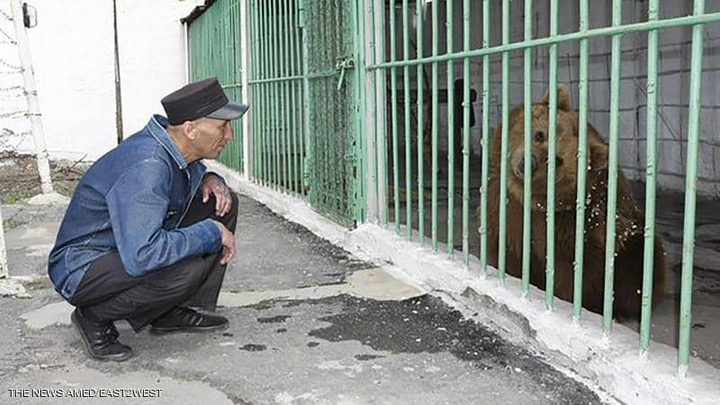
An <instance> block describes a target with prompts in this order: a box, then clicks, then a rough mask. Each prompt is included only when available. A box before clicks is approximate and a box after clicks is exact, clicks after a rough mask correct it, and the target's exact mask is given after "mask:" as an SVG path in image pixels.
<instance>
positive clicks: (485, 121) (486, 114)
mask: <svg viewBox="0 0 720 405" xmlns="http://www.w3.org/2000/svg"><path fill="white" fill-rule="evenodd" d="M482 38H483V42H482V46H483V50H484V51H487V50H488V49H490V0H483V37H482ZM482 82H483V86H482V140H481V143H482V163H481V166H482V168H481V171H480V176H481V186H480V271H481V272H482V274H483V275H484V276H487V217H488V215H487V214H488V212H487V199H488V195H487V191H488V178H489V177H490V176H489V172H490V53H486V54H485V55H483V61H482Z"/></svg>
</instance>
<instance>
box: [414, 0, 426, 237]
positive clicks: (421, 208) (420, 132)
mask: <svg viewBox="0 0 720 405" xmlns="http://www.w3.org/2000/svg"><path fill="white" fill-rule="evenodd" d="M423 4H424V2H421V1H416V6H417V7H416V8H415V25H416V34H417V36H416V42H417V56H416V60H419V59H422V55H423ZM424 76H425V68H424V66H423V65H421V64H418V65H417V110H416V111H417V170H418V178H417V184H418V242H420V244H422V243H424V242H425V179H424V173H423V162H424V160H425V156H424V155H423V153H424V152H423V148H424V146H425V145H424V144H425V142H424V139H425V134H424V128H425V124H424V122H423V119H424V113H423V111H424V110H425V109H424V108H423V99H424V98H425V91H424V89H423V87H424V86H423V84H424V82H423V77H424Z"/></svg>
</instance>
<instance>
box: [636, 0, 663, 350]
mask: <svg viewBox="0 0 720 405" xmlns="http://www.w3.org/2000/svg"><path fill="white" fill-rule="evenodd" d="M659 15H660V10H659V5H658V0H650V2H649V4H648V20H650V21H653V20H657V19H658V16H659ZM657 59H658V32H657V30H653V31H650V32H648V50H647V61H648V72H647V85H646V88H647V112H646V116H647V117H646V118H647V124H646V131H647V135H646V136H645V139H646V146H645V147H646V150H647V158H646V160H647V162H646V164H645V246H644V251H643V286H642V304H641V311H640V356H642V357H645V356H647V351H648V348H650V326H651V322H652V317H651V315H652V290H653V274H654V272H653V269H654V266H655V262H654V260H655V186H656V184H657V176H656V168H657V113H658V111H657V100H658V94H657V92H658V88H657V76H658V71H657Z"/></svg>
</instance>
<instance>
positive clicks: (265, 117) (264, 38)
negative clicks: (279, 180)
mask: <svg viewBox="0 0 720 405" xmlns="http://www.w3.org/2000/svg"><path fill="white" fill-rule="evenodd" d="M267 7H268V4H267V2H266V1H262V0H260V8H259V13H260V21H261V23H260V25H261V34H260V35H261V40H260V45H261V47H262V48H261V49H262V63H261V69H260V77H261V78H265V77H268V76H269V75H268V65H269V54H270V53H269V50H268V43H269V38H268V12H267ZM268 90H269V89H268V85H267V84H263V85H262V87H261V93H260V94H262V114H261V125H262V148H261V150H262V185H263V186H265V187H267V186H269V185H270V159H269V156H268V153H269V147H268V134H269V133H270V110H271V108H270V92H269V91H268Z"/></svg>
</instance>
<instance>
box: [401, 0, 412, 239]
mask: <svg viewBox="0 0 720 405" xmlns="http://www.w3.org/2000/svg"><path fill="white" fill-rule="evenodd" d="M402 10H403V17H402V18H403V23H402V26H403V60H405V61H408V60H410V23H409V19H410V11H409V10H408V0H403V2H402ZM403 76H404V79H405V80H404V83H403V86H404V88H403V90H404V91H405V125H404V126H405V236H406V237H407V239H408V240H412V208H413V206H412V177H413V176H412V145H411V144H410V142H411V141H410V136H411V134H410V127H411V125H410V67H409V66H404V67H403Z"/></svg>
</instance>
